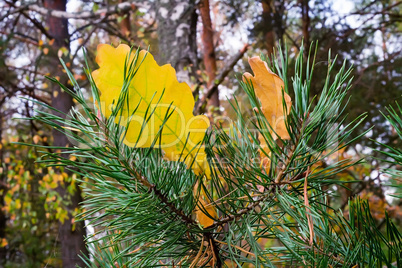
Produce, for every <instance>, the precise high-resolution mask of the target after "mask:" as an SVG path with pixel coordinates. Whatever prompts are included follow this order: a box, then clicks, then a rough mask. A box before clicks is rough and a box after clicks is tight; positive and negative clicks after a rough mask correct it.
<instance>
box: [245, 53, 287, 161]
mask: <svg viewBox="0 0 402 268" xmlns="http://www.w3.org/2000/svg"><path fill="white" fill-rule="evenodd" d="M248 62H249V64H250V67H251V69H252V70H253V73H254V76H253V75H251V74H250V73H244V76H243V81H245V82H246V81H251V83H252V84H253V87H254V91H255V94H256V96H257V98H258V99H259V100H260V102H261V111H262V113H263V114H264V117H265V118H266V119H267V121H268V123H269V125H270V127H271V128H270V129H268V131H269V132H270V133H271V135H272V138H273V139H274V140H276V139H278V137H280V138H281V139H283V140H286V139H289V138H290V136H289V133H288V131H287V129H286V125H285V118H286V116H287V115H288V114H289V112H290V109H291V105H292V101H291V99H290V96H289V95H288V94H287V93H286V92H284V83H283V80H282V79H281V78H280V77H279V76H278V75H276V74H275V73H273V72H272V71H271V70H270V69H269V67H268V65H267V63H266V62H265V61H263V60H261V58H260V57H252V58H249V60H248ZM282 94H283V97H284V99H285V103H286V110H285V109H284V106H283V100H282ZM259 140H260V144H261V145H260V146H261V149H263V150H264V151H265V153H268V154H269V149H268V145H267V144H266V142H265V139H264V138H263V136H262V135H261V134H260V136H259ZM261 157H262V158H265V159H263V161H262V165H263V166H264V167H265V168H266V167H268V166H269V162H270V161H269V159H267V158H266V157H265V154H264V155H263V153H261Z"/></svg>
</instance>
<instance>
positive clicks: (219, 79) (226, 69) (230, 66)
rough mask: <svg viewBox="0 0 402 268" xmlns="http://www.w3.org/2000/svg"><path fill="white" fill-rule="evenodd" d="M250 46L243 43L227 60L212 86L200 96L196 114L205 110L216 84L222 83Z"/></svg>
mask: <svg viewBox="0 0 402 268" xmlns="http://www.w3.org/2000/svg"><path fill="white" fill-rule="evenodd" d="M249 47H250V45H249V44H245V45H244V46H243V48H242V49H241V50H240V51H239V52H238V53H237V54H236V55H234V56H233V57H232V59H231V60H230V61H229V64H227V65H226V66H225V67H224V68H223V70H222V72H221V73H220V74H219V75H217V76H216V78H215V81H214V83H213V84H212V86H211V87H210V88H209V89H208V91H207V93H206V94H205V95H204V96H203V97H202V99H201V100H200V102H199V104H198V106H197V109H196V111H198V114H202V113H204V112H205V108H206V105H207V103H208V100H209V99H210V98H211V96H212V95H213V94H214V93H215V92H216V91H217V90H218V86H219V85H220V84H222V82H223V80H224V79H225V78H226V76H227V75H228V74H229V73H230V71H232V70H233V67H234V66H235V65H236V63H237V62H238V61H239V60H240V59H241V58H242V57H243V55H244V54H245V53H246V52H247V50H248V48H249Z"/></svg>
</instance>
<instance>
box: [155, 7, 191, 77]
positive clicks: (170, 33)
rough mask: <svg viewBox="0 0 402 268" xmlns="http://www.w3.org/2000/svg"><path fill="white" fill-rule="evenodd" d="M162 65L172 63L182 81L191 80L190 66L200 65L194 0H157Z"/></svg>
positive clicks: (159, 57)
mask: <svg viewBox="0 0 402 268" xmlns="http://www.w3.org/2000/svg"><path fill="white" fill-rule="evenodd" d="M156 10H157V12H156V22H157V25H158V29H157V32H158V38H159V53H158V54H159V55H158V61H159V63H160V64H165V63H170V64H171V65H172V66H173V67H174V68H175V69H176V72H177V77H178V79H179V81H184V82H188V83H189V82H190V73H189V71H188V70H186V69H187V68H188V67H191V66H197V63H198V62H197V41H196V30H197V13H196V7H195V0H189V1H188V0H164V1H156Z"/></svg>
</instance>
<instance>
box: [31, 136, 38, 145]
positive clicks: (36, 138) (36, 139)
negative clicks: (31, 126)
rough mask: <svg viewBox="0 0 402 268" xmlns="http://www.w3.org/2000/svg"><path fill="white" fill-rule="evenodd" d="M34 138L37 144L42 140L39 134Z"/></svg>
mask: <svg viewBox="0 0 402 268" xmlns="http://www.w3.org/2000/svg"><path fill="white" fill-rule="evenodd" d="M32 140H33V142H34V143H35V144H38V142H39V141H40V137H39V135H35V136H33V138H32Z"/></svg>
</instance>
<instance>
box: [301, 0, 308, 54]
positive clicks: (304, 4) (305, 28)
mask: <svg viewBox="0 0 402 268" xmlns="http://www.w3.org/2000/svg"><path fill="white" fill-rule="evenodd" d="M308 3H309V0H300V5H301V11H302V13H301V16H302V31H303V38H304V46H305V48H306V53H308V48H309V47H310V16H309V11H310V7H309V5H308Z"/></svg>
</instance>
